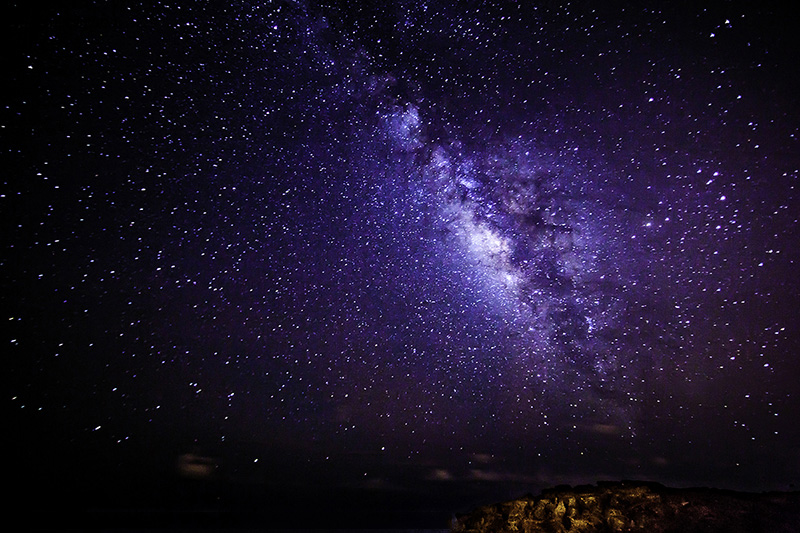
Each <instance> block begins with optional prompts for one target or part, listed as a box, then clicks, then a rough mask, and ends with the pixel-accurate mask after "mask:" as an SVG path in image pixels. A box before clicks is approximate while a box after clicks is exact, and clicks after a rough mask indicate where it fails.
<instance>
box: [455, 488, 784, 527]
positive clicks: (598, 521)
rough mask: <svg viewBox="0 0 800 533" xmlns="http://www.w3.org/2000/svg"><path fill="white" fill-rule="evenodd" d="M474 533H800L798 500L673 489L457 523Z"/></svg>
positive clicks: (582, 496) (481, 515)
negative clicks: (620, 532)
mask: <svg viewBox="0 0 800 533" xmlns="http://www.w3.org/2000/svg"><path fill="white" fill-rule="evenodd" d="M453 531H454V533H472V532H489V531H491V532H525V533H536V532H549V533H560V532H571V533H579V532H580V533H589V532H592V533H594V532H616V531H625V532H639V531H641V532H648V533H662V532H663V533H667V532H675V533H678V532H681V533H689V532H720V533H722V532H725V533H737V532H756V531H763V532H771V533H777V532H786V533H789V532H797V531H800V492H781V493H777V492H775V493H762V494H753V493H742V492H733V491H723V490H715V489H704V488H696V489H672V488H667V487H664V486H662V485H659V484H657V483H644V482H635V481H624V482H608V483H602V482H601V483H599V484H598V485H597V486H591V485H590V486H580V487H575V488H571V487H566V486H565V487H556V488H554V489H548V490H545V491H543V492H542V494H541V495H540V496H538V497H533V496H526V497H523V498H520V499H517V500H513V501H508V502H504V503H498V504H494V505H487V506H484V507H480V508H478V509H476V510H474V511H472V512H470V513H469V514H466V515H463V516H460V517H458V519H457V521H456V522H455V523H454V525H453Z"/></svg>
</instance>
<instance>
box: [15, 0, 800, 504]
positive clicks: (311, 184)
mask: <svg viewBox="0 0 800 533" xmlns="http://www.w3.org/2000/svg"><path fill="white" fill-rule="evenodd" d="M622 4H624V3H621V4H619V5H618V4H616V3H613V2H612V3H605V2H604V3H603V5H602V6H596V7H594V8H593V7H591V6H590V5H588V4H587V5H583V4H580V5H574V6H570V5H566V6H564V7H560V8H555V7H553V6H549V4H548V5H547V6H538V7H537V6H534V5H526V4H525V3H513V2H502V3H499V4H497V5H478V4H474V5H473V4H470V5H469V6H461V5H457V4H452V5H451V4H448V3H438V2H421V3H416V2H415V3H405V2H393V3H389V4H387V5H385V6H382V7H381V8H380V9H378V8H374V9H373V8H370V7H368V5H366V4H365V5H361V6H352V5H350V4H348V3H342V4H341V5H338V4H326V3H320V4H317V3H311V4H309V5H306V4H303V3H294V2H288V1H287V2H263V3H261V2H234V3H233V4H232V5H226V6H222V5H216V4H212V5H197V4H189V3H183V2H177V3H171V4H162V3H152V4H150V3H146V4H137V5H132V6H125V7H115V6H113V5H111V4H110V3H104V2H99V3H85V4H84V3H79V4H76V5H75V6H72V5H70V6H69V7H67V6H65V7H63V8H60V9H57V8H52V9H50V8H47V9H44V8H43V9H42V10H41V11H40V12H39V11H37V10H36V9H32V8H17V7H12V8H8V9H9V12H8V13H7V14H6V15H5V16H4V19H5V20H6V21H7V22H5V23H4V24H6V25H7V26H8V27H9V31H8V32H6V33H9V34H10V35H13V36H14V40H15V43H14V46H13V50H15V52H12V53H11V54H10V55H11V56H12V59H11V61H10V62H9V64H8V65H7V66H6V70H7V72H8V76H9V79H10V80H12V82H13V85H14V86H15V90H14V95H13V97H11V98H10V99H8V100H7V104H6V106H5V107H4V109H3V111H2V134H3V138H4V143H3V145H4V156H5V158H6V160H7V161H8V162H7V164H6V165H5V166H6V169H7V172H6V174H7V175H6V178H5V179H4V182H3V194H2V199H1V201H2V205H3V212H4V215H5V218H6V220H7V224H6V228H7V231H6V232H5V235H4V239H3V249H4V254H3V257H2V279H3V284H4V285H3V286H4V294H5V296H4V298H3V302H4V303H3V308H4V312H5V313H6V315H7V316H6V319H7V320H6V321H7V326H8V327H7V332H8V334H7V335H6V337H7V339H6V341H5V342H6V347H7V348H6V351H7V352H8V355H7V357H8V358H9V361H10V364H9V365H7V367H8V369H9V373H10V375H11V384H10V389H11V390H10V391H9V395H8V396H7V398H8V401H9V403H10V404H11V406H12V407H13V408H14V410H15V412H16V413H18V414H17V415H15V416H16V418H15V419H14V423H15V424H17V426H18V427H19V428H20V429H21V430H22V431H20V432H19V433H26V434H27V435H28V437H26V438H24V439H23V438H22V437H18V438H19V439H20V442H21V443H22V444H21V445H20V449H22V448H27V449H28V450H40V449H43V448H45V447H46V446H45V445H43V444H41V443H42V442H48V445H47V446H50V445H52V446H62V445H63V446H70V447H75V448H80V449H84V450H97V453H96V454H95V455H96V456H98V457H102V458H103V460H104V461H105V463H104V464H106V463H108V464H117V465H119V464H123V463H125V462H126V461H132V459H130V458H131V457H138V458H139V460H141V457H143V456H144V455H146V456H147V457H148V458H149V459H152V458H153V457H164V458H165V459H164V461H166V460H167V459H166V458H170V460H171V459H172V458H174V457H175V456H176V454H178V453H181V452H182V451H186V450H188V449H196V450H202V451H203V452H205V453H208V454H211V455H218V456H221V457H225V458H226V462H227V464H226V470H227V471H226V476H229V477H228V479H231V480H241V479H257V480H262V481H263V480H264V479H269V480H273V481H274V480H280V482H281V483H284V482H286V480H289V479H291V480H293V481H292V482H293V483H295V482H296V483H297V484H299V485H303V483H305V482H304V481H302V480H303V479H305V478H303V477H302V476H303V475H306V474H307V473H308V472H313V475H312V474H307V475H309V476H312V477H313V479H314V480H315V481H314V482H313V484H315V485H320V484H321V485H324V486H330V487H343V486H347V487H360V488H364V489H368V490H372V491H380V490H390V489H391V490H405V491H409V492H415V491H416V492H419V493H426V494H427V493H429V492H430V493H434V492H435V493H438V492H442V493H447V492H448V491H450V492H452V493H454V494H455V493H456V492H457V491H462V492H459V493H458V494H462V495H463V494H466V493H467V492H469V491H473V492H469V494H470V497H472V498H474V499H475V500H476V501H477V500H482V499H485V498H489V499H491V498H497V497H505V496H514V495H517V493H518V492H519V491H522V490H523V489H525V490H532V489H536V488H541V487H543V486H547V485H552V484H556V483H562V482H566V483H581V482H591V481H595V480H597V479H601V478H612V479H618V478H626V477H627V478H632V477H633V478H646V479H653V480H657V481H662V482H666V483H677V484H710V485H717V486H724V487H730V488H746V489H752V490H761V489H785V488H787V487H788V486H789V484H790V483H795V482H796V481H797V479H798V469H799V468H800V463H798V451H797V446H796V442H797V441H798V437H800V435H798V430H797V426H796V424H794V423H793V420H794V419H796V417H797V416H798V415H800V413H799V412H798V403H797V385H796V381H797V378H798V363H797V360H796V354H797V348H798V339H800V336H798V330H797V327H798V324H797V320H796V318H795V314H796V309H797V308H798V307H797V306H798V304H800V290H798V289H800V287H798V277H797V274H796V272H797V265H798V260H800V257H798V247H797V242H798V232H797V228H798V224H797V222H798V220H797V217H798V208H800V205H798V192H797V181H798V172H800V146H798V138H799V137H798V136H799V135H800V132H798V123H799V122H798V117H799V116H800V115H798V100H797V96H796V95H797V94H800V93H798V90H800V84H798V81H800V80H799V79H798V77H797V74H796V68H795V67H794V56H793V55H792V52H793V51H794V50H795V45H796V44H797V43H796V38H795V37H794V34H793V33H792V32H791V31H790V29H789V28H788V25H787V24H788V23H787V22H785V21H786V20H788V19H787V18H786V17H787V16H786V14H785V13H776V12H770V11H768V10H767V9H766V8H764V10H763V11H757V10H755V8H753V7H751V6H749V5H747V4H745V3H741V4H740V3H729V4H720V5H719V6H717V7H714V8H713V9H711V8H709V9H701V8H700V7H698V6H695V5H691V4H686V5H684V4H680V5H679V6H678V5H676V6H672V5H670V7H669V8H666V7H660V8H653V9H650V8H644V7H623V5H622ZM9 21H10V22H9ZM32 441H35V442H37V443H38V444H37V445H36V446H33V447H32V448H31V447H30V443H31V442H32ZM70 449H71V448H70ZM143 450H146V452H145V451H143ZM27 453H28V455H27V457H29V461H30V462H31V463H37V464H39V461H40V459H41V458H40V457H39V456H37V455H36V454H37V453H38V452H35V451H33V452H32V451H29V452H27ZM142 454H143V455H142ZM776 458H777V460H776ZM302 472H305V473H306V474H301V473H302ZM298 479H299V480H300V481H298ZM275 482H276V483H277V482H278V481H275ZM308 483H309V484H310V483H311V482H310V481H309V482H308ZM465 487H467V488H466V489H465ZM476 487H477V488H476ZM426 491H428V492H426ZM463 491H467V492H463ZM465 497H466V496H465Z"/></svg>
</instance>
